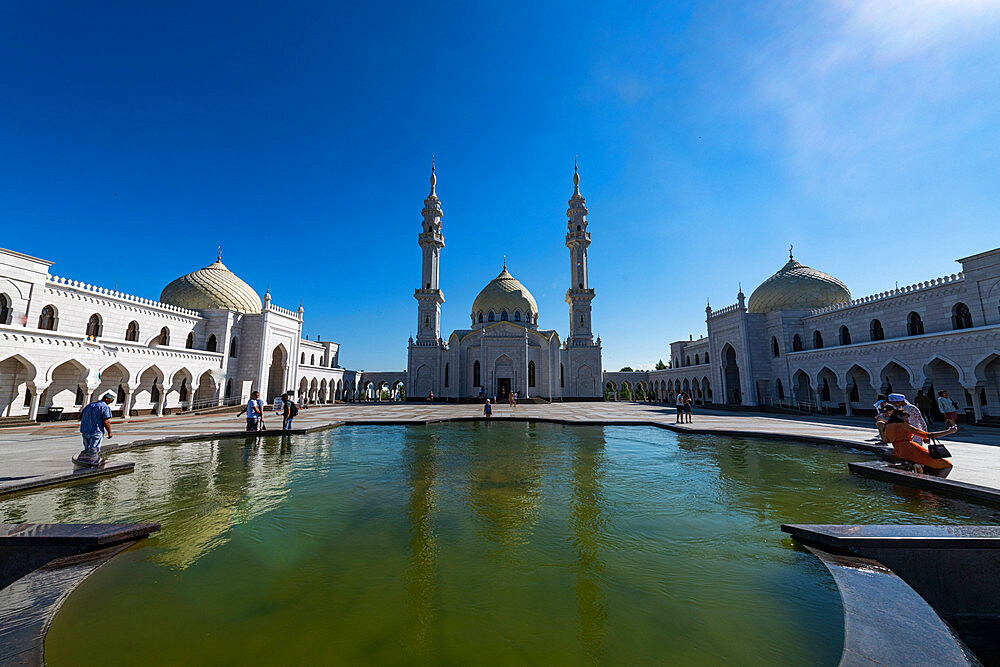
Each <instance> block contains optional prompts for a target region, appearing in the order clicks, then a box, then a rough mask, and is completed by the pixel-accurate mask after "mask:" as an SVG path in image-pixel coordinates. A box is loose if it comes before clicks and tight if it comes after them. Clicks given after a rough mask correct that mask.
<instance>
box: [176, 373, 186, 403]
mask: <svg viewBox="0 0 1000 667" xmlns="http://www.w3.org/2000/svg"><path fill="white" fill-rule="evenodd" d="M178 394H180V396H179V398H180V400H182V401H186V400H188V379H187V378H182V379H181V389H180V391H179V392H178Z"/></svg>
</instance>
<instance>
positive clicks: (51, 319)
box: [38, 306, 56, 331]
mask: <svg viewBox="0 0 1000 667" xmlns="http://www.w3.org/2000/svg"><path fill="white" fill-rule="evenodd" d="M38 328H39V329H45V330H46V331H55V330H56V309H55V308H53V307H52V306H45V307H44V308H42V314H41V315H39V316H38Z"/></svg>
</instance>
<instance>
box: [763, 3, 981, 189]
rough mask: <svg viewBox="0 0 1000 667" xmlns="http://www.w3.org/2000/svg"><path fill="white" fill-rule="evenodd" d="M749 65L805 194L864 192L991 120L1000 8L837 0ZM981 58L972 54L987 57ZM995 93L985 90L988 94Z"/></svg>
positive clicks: (782, 32) (789, 27)
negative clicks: (832, 188)
mask: <svg viewBox="0 0 1000 667" xmlns="http://www.w3.org/2000/svg"><path fill="white" fill-rule="evenodd" d="M819 7H821V9H820V10H819V11H816V12H814V13H811V14H809V15H805V16H799V17H798V18H799V19H801V20H799V21H797V22H789V23H785V24H783V25H780V26H779V27H778V28H776V34H775V35H774V37H773V39H771V40H770V41H768V42H767V43H766V44H765V45H764V47H763V48H762V49H761V50H760V51H759V52H758V54H756V58H753V59H748V70H749V71H748V75H749V80H750V82H751V85H752V87H753V90H752V93H751V94H752V95H753V97H754V99H755V101H756V103H757V105H759V107H760V108H761V110H762V111H764V112H765V113H767V114H770V115H771V116H772V117H774V118H776V119H777V120H778V123H779V126H780V130H781V131H782V141H783V142H784V144H785V146H784V148H785V151H786V152H787V156H788V160H789V163H790V164H789V167H790V171H791V172H792V173H794V174H795V175H796V176H797V177H798V178H800V179H802V180H803V183H804V185H805V187H806V188H807V189H812V187H813V186H815V187H817V188H824V187H828V186H829V183H830V179H831V178H832V179H834V180H835V181H837V182H838V183H842V184H844V185H847V186H851V185H854V184H859V185H860V184H863V183H864V182H865V181H866V180H868V179H871V178H872V177H873V176H877V175H879V174H880V173H884V171H885V169H886V168H887V167H891V168H892V169H905V168H906V167H907V165H908V164H910V163H916V162H918V161H919V160H921V159H923V158H922V156H921V148H922V147H923V146H924V145H926V144H928V143H934V142H936V141H940V140H941V138H942V137H946V136H949V135H961V134H963V133H965V132H968V131H970V130H973V129H974V128H975V127H976V126H977V125H979V124H981V123H983V122H984V116H988V115H989V114H984V113H983V111H984V108H997V107H998V103H997V100H996V99H994V96H993V95H992V92H991V91H992V88H993V83H992V82H993V81H995V75H998V74H1000V65H998V63H997V62H995V59H993V58H990V56H991V55H995V54H996V53H997V44H998V37H1000V0H951V1H947V0H905V1H897V0H835V1H833V2H831V3H829V4H827V5H821V6H819ZM980 55H981V57H977V56H980ZM988 91H989V92H988Z"/></svg>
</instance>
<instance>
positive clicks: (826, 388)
mask: <svg viewBox="0 0 1000 667" xmlns="http://www.w3.org/2000/svg"><path fill="white" fill-rule="evenodd" d="M819 396H820V398H822V399H823V400H824V401H829V400H830V382H829V380H827V378H823V386H822V388H821V389H820V392H819Z"/></svg>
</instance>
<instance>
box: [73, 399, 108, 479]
mask: <svg viewBox="0 0 1000 667" xmlns="http://www.w3.org/2000/svg"><path fill="white" fill-rule="evenodd" d="M114 401H115V394H114V392H112V391H109V392H107V393H105V394H104V396H102V397H101V400H99V401H94V402H93V403H91V404H89V405H88V406H87V407H85V408H84V409H83V412H81V413H80V435H82V436H83V451H82V452H80V453H79V454H78V455H77V457H76V460H77V461H78V462H80V463H82V464H84V465H92V466H97V465H100V464H101V441H102V440H103V439H104V433H105V432H107V434H108V438H111V437H112V435H111V404H112V403H114Z"/></svg>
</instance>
